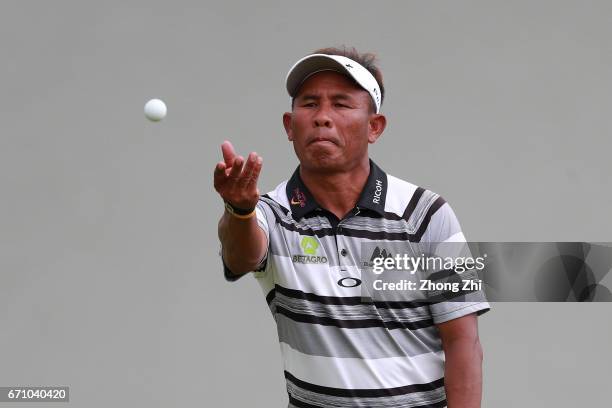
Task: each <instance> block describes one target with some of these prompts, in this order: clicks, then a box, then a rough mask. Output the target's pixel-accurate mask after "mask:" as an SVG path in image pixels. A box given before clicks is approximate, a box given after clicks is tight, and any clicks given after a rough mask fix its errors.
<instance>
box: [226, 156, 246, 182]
mask: <svg viewBox="0 0 612 408" xmlns="http://www.w3.org/2000/svg"><path fill="white" fill-rule="evenodd" d="M243 163H244V159H243V158H242V156H237V157H236V158H235V159H234V162H233V163H232V169H231V170H230V173H229V176H230V178H238V177H239V176H240V173H241V172H242V164H243Z"/></svg>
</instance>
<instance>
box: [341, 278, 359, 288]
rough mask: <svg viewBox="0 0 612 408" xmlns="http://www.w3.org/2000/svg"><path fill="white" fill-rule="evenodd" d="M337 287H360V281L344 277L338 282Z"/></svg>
mask: <svg viewBox="0 0 612 408" xmlns="http://www.w3.org/2000/svg"><path fill="white" fill-rule="evenodd" d="M338 285H339V286H342V287H343V288H354V287H355V286H359V285H361V279H357V278H351V277H350V276H349V277H346V278H342V279H340V280H339V281H338Z"/></svg>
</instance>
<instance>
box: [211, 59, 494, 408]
mask: <svg viewBox="0 0 612 408" xmlns="http://www.w3.org/2000/svg"><path fill="white" fill-rule="evenodd" d="M286 86H287V90H288V92H289V95H290V96H291V97H292V98H293V99H292V111H291V112H287V113H285V114H284V115H283V124H284V127H285V130H286V132H287V136H288V139H289V141H290V142H292V143H293V148H294V150H295V153H296V155H297V157H298V159H299V162H300V165H299V167H298V168H297V169H296V170H295V172H294V173H293V175H292V176H291V178H290V179H289V180H288V181H284V182H283V183H281V184H279V185H278V186H277V187H276V188H275V189H274V190H273V191H271V192H269V193H268V194H266V195H264V196H260V194H259V190H258V189H257V179H258V176H259V173H260V171H261V168H262V158H261V157H260V156H259V155H257V154H256V153H254V152H252V153H250V154H249V156H248V157H247V159H246V160H245V159H244V158H243V157H242V156H238V155H236V153H235V151H234V149H233V147H232V145H231V144H230V143H229V142H224V143H223V144H222V146H221V149H222V152H223V159H224V160H223V161H221V162H219V163H218V164H217V166H216V168H215V173H214V184H215V189H216V190H217V192H218V193H219V194H220V196H221V198H222V199H223V200H224V202H225V208H226V210H225V212H224V214H223V216H222V218H221V220H220V222H219V238H220V240H221V245H222V253H221V255H222V259H223V262H224V268H225V276H226V279H228V280H230V281H232V280H236V279H238V278H239V277H241V276H243V275H244V274H245V273H247V272H249V271H253V273H254V276H255V278H256V279H257V280H258V281H259V283H260V285H261V287H262V289H263V291H264V293H265V295H266V300H267V302H268V305H269V307H270V310H271V311H272V314H273V316H274V318H275V321H276V323H277V328H278V335H279V341H280V344H281V351H282V354H283V360H284V367H285V378H286V381H287V392H288V394H289V406H290V407H329V406H333V407H413V406H415V407H416V406H419V407H444V406H447V405H448V407H450V408H468V407H469V408H473V407H479V406H480V399H481V388H482V372H481V371H482V370H481V366H482V350H481V346H480V343H479V339H478V329H477V318H476V316H477V315H478V314H481V313H484V312H485V311H487V310H488V309H489V305H488V303H487V302H486V301H485V300H484V298H478V297H476V298H474V299H477V301H473V302H468V303H461V302H445V301H441V302H438V303H435V304H434V303H432V304H425V305H421V306H418V305H417V306H415V305H414V304H407V303H406V302H403V303H402V302H399V303H393V302H388V303H386V302H368V301H364V300H363V299H362V297H361V295H362V292H361V289H362V288H361V287H360V286H361V283H362V279H361V275H360V273H361V271H360V269H359V266H360V261H359V260H360V259H361V254H360V251H361V248H362V245H365V244H367V243H368V242H371V241H392V240H398V239H402V240H406V241H410V242H445V241H446V242H448V241H464V240H465V239H464V237H463V234H462V232H461V229H460V226H459V223H458V221H457V219H456V217H455V214H454V213H453V211H452V209H451V208H450V206H449V205H448V204H447V203H446V202H445V201H444V199H442V198H441V197H440V196H439V195H437V194H435V193H433V192H431V191H429V190H426V189H424V188H421V187H417V186H415V185H413V184H411V183H408V182H406V181H402V180H400V179H398V178H396V177H393V176H391V175H388V174H386V173H385V172H384V171H383V170H382V169H381V168H380V167H378V166H377V165H376V164H375V163H374V162H373V161H371V160H370V159H369V156H368V145H369V144H371V143H375V142H376V141H377V139H378V138H379V137H380V136H381V134H382V133H383V131H384V129H385V126H386V118H385V116H384V115H383V114H381V113H380V108H381V104H382V102H383V98H384V87H383V82H382V75H381V73H380V70H379V69H378V68H377V67H376V65H375V59H374V58H373V56H372V55H371V54H359V53H358V52H357V51H356V50H354V49H321V50H317V51H315V53H314V54H312V55H309V56H306V57H304V58H303V59H301V60H300V61H298V62H297V63H296V64H295V65H294V66H293V67H292V68H291V70H290V71H289V74H288V75H287V79H286ZM368 255H369V254H368ZM402 305H403V306H402Z"/></svg>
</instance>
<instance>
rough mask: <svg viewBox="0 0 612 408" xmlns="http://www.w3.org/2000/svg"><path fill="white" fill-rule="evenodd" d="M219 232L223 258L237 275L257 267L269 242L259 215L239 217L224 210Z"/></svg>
mask: <svg viewBox="0 0 612 408" xmlns="http://www.w3.org/2000/svg"><path fill="white" fill-rule="evenodd" d="M218 232H219V240H220V241H221V245H222V248H223V260H224V261H225V264H226V265H227V267H228V268H229V269H230V271H232V273H234V274H236V275H241V274H243V273H246V272H249V271H252V270H253V269H255V267H256V266H257V264H258V263H259V262H260V261H261V259H262V258H263V256H264V255H265V253H266V247H267V245H268V243H267V239H266V235H265V233H264V232H263V230H262V229H261V228H260V227H259V225H258V224H257V217H251V218H248V219H239V218H236V217H233V216H231V215H230V214H228V213H227V212H224V213H223V216H222V217H221V220H220V221H219V229H218Z"/></svg>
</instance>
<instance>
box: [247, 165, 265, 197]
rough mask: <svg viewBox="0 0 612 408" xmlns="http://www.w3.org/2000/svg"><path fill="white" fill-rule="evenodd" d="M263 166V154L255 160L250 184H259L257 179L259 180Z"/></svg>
mask: <svg viewBox="0 0 612 408" xmlns="http://www.w3.org/2000/svg"><path fill="white" fill-rule="evenodd" d="M262 167H263V158H262V157H261V156H257V160H255V165H254V166H253V172H252V173H251V179H250V182H249V185H253V184H254V185H257V180H259V173H260V172H261V168H262ZM258 195H259V193H258Z"/></svg>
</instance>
